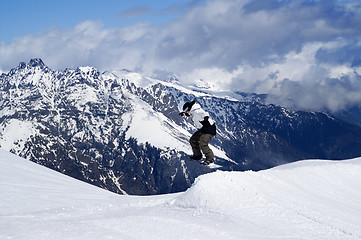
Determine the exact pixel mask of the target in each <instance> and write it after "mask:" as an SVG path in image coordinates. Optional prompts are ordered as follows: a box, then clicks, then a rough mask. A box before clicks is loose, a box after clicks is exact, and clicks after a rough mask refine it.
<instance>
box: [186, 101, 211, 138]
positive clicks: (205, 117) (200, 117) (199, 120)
mask: <svg viewBox="0 0 361 240" xmlns="http://www.w3.org/2000/svg"><path fill="white" fill-rule="evenodd" d="M183 111H190V112H189V114H190V116H191V117H192V120H193V122H194V125H195V127H196V128H198V130H199V131H201V132H202V133H205V134H211V135H216V131H217V129H216V124H215V123H214V121H213V120H212V118H211V117H210V116H209V114H208V113H207V112H206V111H204V110H203V109H202V108H201V106H200V105H199V104H198V103H196V102H195V101H192V102H187V103H185V104H184V105H183Z"/></svg>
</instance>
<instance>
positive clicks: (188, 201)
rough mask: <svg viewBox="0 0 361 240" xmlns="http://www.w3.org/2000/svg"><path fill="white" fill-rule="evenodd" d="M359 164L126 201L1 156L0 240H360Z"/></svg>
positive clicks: (314, 164)
mask: <svg viewBox="0 0 361 240" xmlns="http://www.w3.org/2000/svg"><path fill="white" fill-rule="evenodd" d="M360 182H361V158H357V159H352V160H345V161H319V160H307V161H300V162H296V163H292V164H287V165H283V166H279V167H275V168H273V169H269V170H265V171H259V172H252V171H248V172H221V171H218V172H215V173H211V174H207V175H203V176H201V177H199V178H198V179H197V180H196V182H195V183H194V185H193V186H192V187H191V188H190V189H188V190H187V191H186V192H184V193H177V194H171V195H161V196H147V197H138V196H121V195H116V194H113V193H110V192H107V191H105V190H102V189H99V188H96V187H94V186H92V185H89V184H86V183H84V182H80V181H78V180H75V179H72V178H69V177H67V176H64V175H62V174H60V173H57V172H54V171H52V170H49V169H47V168H45V167H42V166H40V165H37V164H34V163H32V162H29V161H27V160H24V159H22V158H19V157H17V156H15V155H12V154H10V153H8V152H6V151H4V150H0V192H1V195H0V239H167V240H168V239H187V240H189V239H252V240H253V239H263V240H264V239H297V240H299V239H317V240H320V239H327V240H330V239H361V228H360V223H361V186H360Z"/></svg>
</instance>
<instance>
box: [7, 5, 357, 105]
mask: <svg viewBox="0 0 361 240" xmlns="http://www.w3.org/2000/svg"><path fill="white" fill-rule="evenodd" d="M133 10H134V9H133ZM138 10H139V9H138ZM143 10H144V11H145V10H146V9H143ZM360 26H361V2H359V1H347V2H339V1H310V0H295V1H277V0H257V1H256V0H208V1H201V2H199V3H198V4H193V5H192V7H191V8H189V9H188V10H187V11H186V12H184V13H183V14H182V15H180V16H179V17H178V18H176V19H175V20H172V21H171V22H168V23H165V24H159V25H155V24H151V23H147V22H136V23H134V24H131V25H127V26H119V27H113V28H105V27H104V25H103V23H102V22H101V21H93V20H89V21H85V22H81V23H79V24H78V25H76V26H75V27H73V28H71V29H58V28H52V29H48V30H46V31H44V32H41V33H38V34H33V35H26V36H22V37H18V38H15V39H13V41H12V42H9V43H5V42H1V43H0V56H2V57H1V58H0V69H1V70H2V71H8V70H9V69H10V68H12V67H14V66H16V65H17V64H18V63H19V62H21V61H28V59H30V58H34V57H40V58H42V59H43V60H44V61H45V63H46V64H47V65H49V67H51V68H52V69H59V70H60V69H65V68H68V67H69V68H75V67H78V66H85V65H90V66H94V67H97V68H99V69H100V70H108V69H112V70H115V69H122V68H126V69H129V70H133V71H137V72H140V73H143V74H146V75H148V76H153V77H157V78H160V79H165V78H167V77H168V76H169V75H173V74H175V75H177V76H178V78H179V79H180V80H181V81H182V82H183V83H185V84H191V83H194V82H196V81H197V80H199V79H202V80H204V81H208V82H210V83H212V85H215V86H217V87H220V88H223V89H232V90H238V91H247V92H249V91H250V92H257V93H268V94H272V95H273V97H272V98H270V101H272V102H275V103H279V104H282V105H286V106H291V107H296V108H299V109H308V110H324V109H327V110H331V111H338V110H340V109H343V108H345V107H348V106H354V105H361V76H360V75H361V27H360Z"/></svg>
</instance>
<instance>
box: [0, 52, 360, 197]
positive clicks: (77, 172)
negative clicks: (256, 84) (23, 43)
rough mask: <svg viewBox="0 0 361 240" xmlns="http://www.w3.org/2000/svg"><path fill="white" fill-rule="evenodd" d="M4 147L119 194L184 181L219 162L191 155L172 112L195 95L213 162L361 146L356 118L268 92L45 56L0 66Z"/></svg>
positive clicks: (332, 153)
mask: <svg viewBox="0 0 361 240" xmlns="http://www.w3.org/2000/svg"><path fill="white" fill-rule="evenodd" d="M0 95H1V99H0V147H1V148H3V149H5V150H8V151H10V152H12V153H15V154H16V155H19V156H21V157H24V158H26V159H28V160H30V161H33V162H36V163H38V164H41V165H44V166H46V167H48V168H51V169H54V170H56V171H59V172H61V173H64V174H66V175H69V176H71V177H74V178H76V179H79V180H82V181H85V182H88V183H91V184H93V185H96V186H99V187H101V188H104V189H107V190H110V191H113V192H116V193H120V194H136V195H148V194H162V193H173V192H179V191H184V190H186V189H187V188H189V187H190V186H191V185H192V183H193V182H194V180H195V178H196V177H198V176H199V175H201V174H205V173H209V172H213V171H215V169H212V168H208V167H204V166H202V165H200V164H198V163H195V162H189V161H188V155H189V154H191V149H190V147H189V144H188V139H189V137H190V136H191V134H192V133H193V132H194V131H195V128H194V126H193V124H192V122H191V121H190V120H189V119H186V118H182V117H180V116H179V115H178V113H179V110H180V109H179V108H180V106H182V104H183V103H184V102H186V101H190V100H196V101H197V102H198V103H199V104H200V105H201V106H202V107H203V108H204V109H205V110H206V111H207V112H209V114H210V115H211V117H212V118H213V119H215V121H216V124H217V135H216V137H215V138H214V139H213V140H212V142H211V144H212V149H213V150H214V152H215V155H216V163H217V164H218V165H219V166H220V168H219V169H222V170H227V171H244V170H261V169H267V168H270V167H274V166H277V165H280V164H284V163H289V162H294V161H297V160H301V159H311V158H317V159H346V158H353V157H358V156H361V147H360V146H361V127H360V126H359V125H355V124H352V123H349V122H347V121H344V120H341V119H339V118H336V117H334V116H332V115H331V114H328V113H323V112H306V111H292V110H290V109H287V108H285V107H282V106H278V105H273V104H266V103H265V98H266V97H267V96H265V95H260V94H255V93H242V92H229V91H221V90H216V89H212V88H209V86H207V85H197V86H183V85H182V84H181V83H180V82H179V81H178V80H177V79H176V78H175V77H173V78H170V79H168V80H166V81H162V80H157V79H152V78H149V77H145V76H142V75H141V74H138V73H134V72H131V71H128V70H120V71H107V72H102V73H101V72H99V71H98V70H97V69H95V68H93V67H79V68H77V69H65V70H62V71H53V70H51V69H50V68H49V67H47V66H46V65H45V64H44V62H43V61H42V60H41V59H32V60H30V62H29V63H20V64H19V66H18V67H16V68H13V69H12V70H11V71H9V72H8V73H6V74H2V75H1V76H0Z"/></svg>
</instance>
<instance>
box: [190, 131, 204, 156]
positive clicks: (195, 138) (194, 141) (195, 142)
mask: <svg viewBox="0 0 361 240" xmlns="http://www.w3.org/2000/svg"><path fill="white" fill-rule="evenodd" d="M201 136H202V133H201V132H200V131H196V132H195V133H193V135H192V137H191V138H190V139H189V143H190V144H191V146H192V151H193V156H192V157H191V159H193V160H201V159H202V153H201V149H200V147H199V140H200V137H201Z"/></svg>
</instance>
